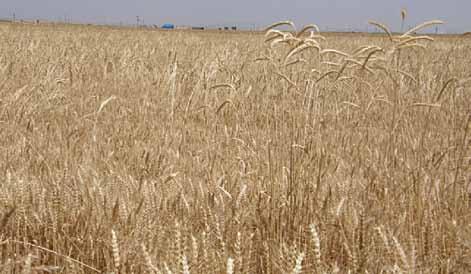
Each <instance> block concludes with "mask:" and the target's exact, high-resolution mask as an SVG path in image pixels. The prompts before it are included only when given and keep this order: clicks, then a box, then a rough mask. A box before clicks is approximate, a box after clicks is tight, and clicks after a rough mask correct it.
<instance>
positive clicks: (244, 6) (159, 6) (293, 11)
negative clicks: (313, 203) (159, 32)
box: [0, 0, 471, 32]
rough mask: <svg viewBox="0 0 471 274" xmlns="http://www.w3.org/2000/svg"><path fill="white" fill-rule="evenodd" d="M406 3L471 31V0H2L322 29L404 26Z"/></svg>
mask: <svg viewBox="0 0 471 274" xmlns="http://www.w3.org/2000/svg"><path fill="white" fill-rule="evenodd" d="M401 8H406V9H407V10H408V13H409V18H408V21H407V23H406V25H414V24H416V23H418V22H421V21H425V20H431V19H441V20H444V21H446V22H447V24H446V25H445V26H443V27H441V29H440V30H441V31H448V32H450V31H453V32H463V31H471V15H470V13H471V0H447V1H443V0H398V1H393V0H357V1H355V0H329V1H327V0H323V1H318V0H291V1H288V0H285V1H281V0H272V1H265V0H238V1H236V0H233V1H223V0H199V1H183V0H169V1H161V0H135V1H129V0H128V1H124V0H81V1H77V0H75V1H73V0H0V17H2V18H11V17H12V15H13V13H15V14H16V17H17V18H27V19H34V18H41V19H51V20H58V19H61V20H63V19H64V18H68V20H71V21H79V22H91V23H119V22H123V23H126V24H135V23H136V15H139V16H140V18H142V19H144V23H145V24H158V25H160V24H162V23H165V22H171V23H174V24H177V25H179V24H180V25H204V26H207V25H225V24H227V25H232V24H238V25H244V26H251V25H252V24H255V25H257V26H265V25H267V24H270V23H272V22H275V21H279V20H286V19H290V20H293V21H294V22H295V23H296V24H297V25H299V26H301V25H303V24H307V23H315V24H318V25H319V26H320V27H321V28H322V29H324V30H325V29H326V28H328V29H346V28H347V27H348V26H350V27H354V28H355V29H358V30H365V29H366V27H367V22H368V20H370V19H373V20H377V21H382V22H385V23H386V24H388V25H389V26H391V27H392V28H393V29H395V30H398V29H399V27H400V19H399V18H400V16H399V13H400V10H401Z"/></svg>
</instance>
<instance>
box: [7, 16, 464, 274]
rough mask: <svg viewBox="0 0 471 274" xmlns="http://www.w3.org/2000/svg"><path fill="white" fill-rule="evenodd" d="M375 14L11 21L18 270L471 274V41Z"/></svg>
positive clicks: (12, 219)
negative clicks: (307, 20) (325, 26)
mask: <svg viewBox="0 0 471 274" xmlns="http://www.w3.org/2000/svg"><path fill="white" fill-rule="evenodd" d="M438 23H440V22H437V21H432V22H428V24H425V25H423V26H419V27H420V28H422V27H423V28H425V27H428V26H431V25H434V24H438ZM371 24H373V25H374V26H376V27H378V28H380V29H383V30H384V31H385V32H387V33H385V34H369V35H368V34H358V33H357V34H348V33H344V34H333V33H329V34H322V33H320V34H319V33H318V31H317V28H316V26H315V25H312V26H307V27H306V28H304V29H302V28H298V29H299V30H300V31H298V32H294V31H290V30H291V29H290V28H292V27H293V26H292V24H291V23H290V22H280V23H279V24H277V25H274V26H272V27H270V28H267V30H266V32H265V33H257V32H211V31H201V32H198V31H169V32H166V31H156V30H146V29H133V28H111V27H98V26H74V25H21V24H7V23H2V24H0V33H1V37H2V41H1V43H0V160H1V161H0V180H1V189H0V208H1V212H0V213H1V215H0V254H1V255H0V259H1V261H0V272H1V273H123V274H124V273H184V274H187V273H469V270H470V269H471V132H470V131H471V128H470V127H471V78H470V77H471V70H470V68H471V58H470V57H469V56H471V38H469V36H468V37H465V36H458V35H455V36H432V37H430V36H424V35H423V34H420V33H421V32H420V30H419V29H415V30H414V29H413V30H412V31H410V32H406V33H404V34H396V33H391V32H390V31H389V30H388V29H387V26H384V25H382V24H380V23H376V22H371ZM416 31H418V32H419V34H416Z"/></svg>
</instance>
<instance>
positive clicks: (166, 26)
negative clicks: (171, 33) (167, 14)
mask: <svg viewBox="0 0 471 274" xmlns="http://www.w3.org/2000/svg"><path fill="white" fill-rule="evenodd" d="M162 28H163V29H174V28H175V25H174V24H170V23H166V24H163V25H162Z"/></svg>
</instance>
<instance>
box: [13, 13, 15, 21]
mask: <svg viewBox="0 0 471 274" xmlns="http://www.w3.org/2000/svg"><path fill="white" fill-rule="evenodd" d="M15 21H16V14H15V13H13V23H15Z"/></svg>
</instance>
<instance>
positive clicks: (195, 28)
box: [191, 27, 204, 30]
mask: <svg viewBox="0 0 471 274" xmlns="http://www.w3.org/2000/svg"><path fill="white" fill-rule="evenodd" d="M191 29H192V30H204V27H191Z"/></svg>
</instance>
